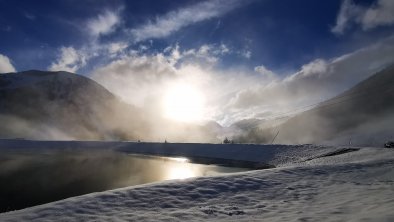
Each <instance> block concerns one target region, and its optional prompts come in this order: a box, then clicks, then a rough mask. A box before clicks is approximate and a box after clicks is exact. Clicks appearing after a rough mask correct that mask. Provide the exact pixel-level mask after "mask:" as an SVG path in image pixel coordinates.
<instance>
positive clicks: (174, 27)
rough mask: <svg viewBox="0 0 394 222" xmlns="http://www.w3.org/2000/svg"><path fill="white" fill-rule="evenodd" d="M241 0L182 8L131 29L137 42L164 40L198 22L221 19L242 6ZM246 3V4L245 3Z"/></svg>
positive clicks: (223, 0) (221, 0)
mask: <svg viewBox="0 0 394 222" xmlns="http://www.w3.org/2000/svg"><path fill="white" fill-rule="evenodd" d="M241 3H242V1H240V0H211V1H204V2H201V3H197V4H195V5H192V6H189V7H185V8H181V9H178V10H175V11H170V12H169V13H167V14H165V15H163V16H159V17H157V18H156V19H155V20H153V21H149V22H147V23H146V24H144V25H142V26H140V27H138V28H135V29H131V30H130V33H131V35H132V37H133V38H134V41H135V42H139V41H143V40H146V39H150V38H163V37H167V36H169V35H171V34H172V33H173V32H176V31H178V30H179V29H181V28H183V27H186V26H189V25H192V24H194V23H197V22H201V21H204V20H208V19H211V18H215V17H219V16H221V15H223V14H225V13H227V12H229V11H231V10H233V9H235V8H236V7H239V6H240V5H241ZM244 3H245V2H244Z"/></svg>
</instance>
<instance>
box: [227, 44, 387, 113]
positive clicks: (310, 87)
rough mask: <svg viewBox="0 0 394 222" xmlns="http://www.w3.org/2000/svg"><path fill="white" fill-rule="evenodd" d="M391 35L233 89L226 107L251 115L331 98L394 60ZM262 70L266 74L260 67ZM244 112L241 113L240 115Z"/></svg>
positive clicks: (278, 110) (292, 107) (282, 110)
mask: <svg viewBox="0 0 394 222" xmlns="http://www.w3.org/2000/svg"><path fill="white" fill-rule="evenodd" d="M392 55H394V37H390V38H387V39H385V40H383V41H381V42H378V43H376V44H374V45H371V46H369V47H365V48H363V49H360V50H358V51H355V52H353V53H350V54H346V55H343V56H340V57H337V58H333V59H330V60H323V59H316V60H314V61H312V62H310V63H308V64H305V65H303V66H302V67H301V68H300V70H299V71H297V72H295V73H294V74H291V75H289V76H287V77H285V78H283V79H282V80H279V79H278V80H277V81H274V82H271V83H270V84H266V83H265V84H264V83H261V84H259V85H257V86H254V87H253V86H251V87H248V88H245V89H242V90H240V91H238V92H236V93H235V94H234V95H233V96H232V98H229V99H228V101H230V102H229V103H228V105H227V106H226V107H227V109H228V110H231V109H236V111H237V112H236V113H237V115H238V116H243V117H250V114H251V113H257V111H256V110H268V111H272V112H275V113H278V112H279V113H281V112H284V111H288V110H289V109H290V110H294V107H302V106H305V105H310V104H313V103H316V102H320V101H322V100H325V99H328V98H330V97H333V96H335V95H337V94H339V93H341V92H343V91H344V90H347V89H349V88H350V87H352V86H354V85H355V84H357V83H358V82H360V81H362V80H364V79H366V78H367V77H369V76H371V75H373V74H374V73H376V72H378V71H379V70H381V69H382V68H384V67H387V66H389V65H390V64H393V63H394V58H393V56H392ZM260 71H262V72H263V73H269V71H268V72H267V71H266V69H263V68H260ZM242 113H243V114H242Z"/></svg>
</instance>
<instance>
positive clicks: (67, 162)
mask: <svg viewBox="0 0 394 222" xmlns="http://www.w3.org/2000/svg"><path fill="white" fill-rule="evenodd" d="M243 170H246V169H239V168H228V167H220V166H213V165H201V164H193V163H188V162H186V159H169V158H152V157H147V156H133V155H127V154H124V153H119V152H113V151H102V150H100V151H96V150H94V151H75V150H60V151H59V150H57V151H51V150H34V151H26V150H24V151H21V150H19V151H13V150H3V151H2V155H1V156H0V212H5V211H10V210H16V209H22V208H25V207H29V206H34V205H38V204H43V203H48V202H52V201H56V200H61V199H65V198H68V197H72V196H78V195H82V194H87V193H92V192H98V191H104V190H109V189H115V188H120V187H126V186H133V185H138V184H144V183H150V182H155V181H162V180H169V179H184V178H189V177H196V176H207V175H216V174H220V173H227V172H238V171H243Z"/></svg>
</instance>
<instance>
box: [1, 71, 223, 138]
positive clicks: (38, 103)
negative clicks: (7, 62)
mask: <svg viewBox="0 0 394 222" xmlns="http://www.w3.org/2000/svg"><path fill="white" fill-rule="evenodd" d="M0 122H1V123H2V124H0V138H27V139H40V140H145V141H158V140H164V138H167V139H168V140H171V141H178V142H185V141H188V142H219V141H220V140H219V139H217V138H216V135H217V133H216V129H215V127H214V125H212V124H211V125H207V126H200V125H194V124H189V123H177V122H174V121H171V120H166V119H164V118H162V116H161V110H160V109H159V108H155V109H154V110H153V111H152V110H149V109H148V110H147V109H146V108H145V109H142V108H140V107H135V106H133V105H131V104H127V103H125V102H124V101H122V100H121V99H119V98H118V97H117V96H115V95H114V94H112V93H111V92H110V91H108V90H107V89H106V88H104V87H103V86H101V85H100V84H98V83H97V82H95V81H93V80H91V79H89V78H87V77H84V76H81V75H78V74H73V73H69V72H47V71H38V70H31V71H25V72H18V73H7V74H2V75H0Z"/></svg>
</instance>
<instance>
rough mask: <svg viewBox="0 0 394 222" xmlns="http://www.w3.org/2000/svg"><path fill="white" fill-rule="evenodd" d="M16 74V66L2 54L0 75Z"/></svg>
mask: <svg viewBox="0 0 394 222" xmlns="http://www.w3.org/2000/svg"><path fill="white" fill-rule="evenodd" d="M7 72H16V70H15V68H14V66H13V65H12V64H11V61H10V59H9V58H8V57H7V56H5V55H2V54H0V73H7Z"/></svg>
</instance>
